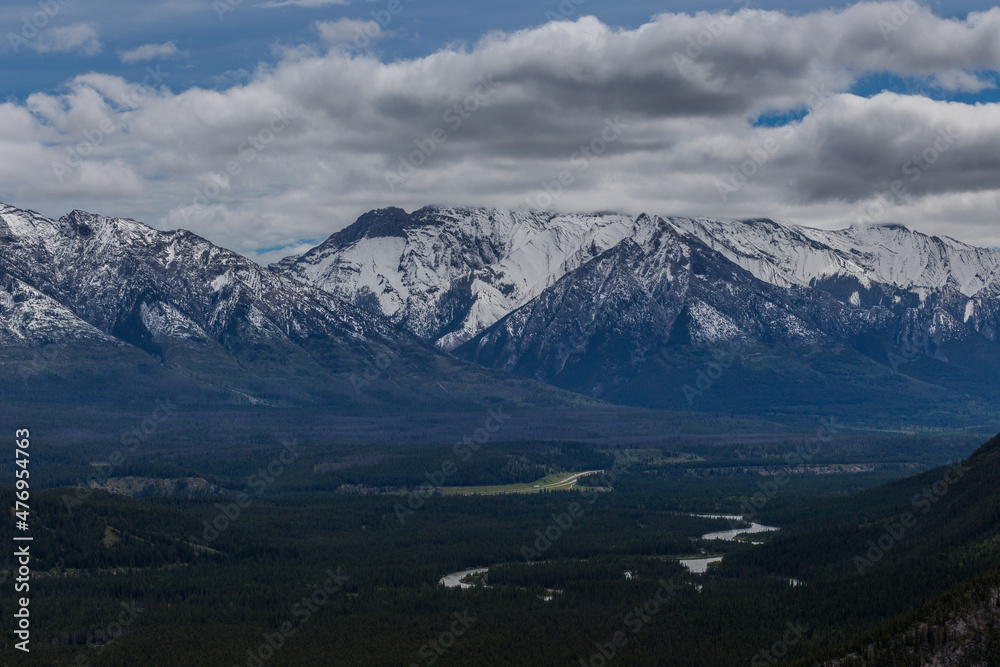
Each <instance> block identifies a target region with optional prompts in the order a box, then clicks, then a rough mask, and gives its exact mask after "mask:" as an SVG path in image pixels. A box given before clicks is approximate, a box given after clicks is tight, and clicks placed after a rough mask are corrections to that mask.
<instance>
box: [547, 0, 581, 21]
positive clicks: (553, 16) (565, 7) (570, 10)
mask: <svg viewBox="0 0 1000 667" xmlns="http://www.w3.org/2000/svg"><path fill="white" fill-rule="evenodd" d="M585 2H587V0H562V2H560V3H559V6H558V7H556V9H558V10H559V13H558V14H557V13H556V12H554V11H552V10H551V9H546V10H545V20H546V21H566V20H568V19H570V18H572V17H573V15H574V14H576V10H577V9H579V8H580V5H582V4H583V3H585Z"/></svg>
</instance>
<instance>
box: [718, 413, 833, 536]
mask: <svg viewBox="0 0 1000 667" xmlns="http://www.w3.org/2000/svg"><path fill="white" fill-rule="evenodd" d="M820 424H821V425H820V427H819V428H818V429H817V430H816V435H815V436H814V437H812V438H810V439H809V440H807V441H806V442H805V443H804V444H803V445H802V446H800V447H797V448H796V449H795V451H794V452H788V453H787V454H785V464H786V465H790V466H791V465H804V464H806V463H808V462H810V461H812V460H813V458H815V457H816V455H817V454H819V453H820V451H821V450H822V449H823V445H824V444H826V443H828V442H830V441H831V440H833V436H834V435H835V434H836V433H837V430H838V429H837V424H836V421H835V418H834V417H827V418H826V419H822V420H820ZM789 481H790V475H789V474H788V472H786V471H784V470H781V471H779V472H778V473H777V474H776V475H774V478H773V479H770V480H768V481H766V482H757V488H759V489H760V491H759V492H757V493H755V494H754V495H752V496H750V497H749V498H747V497H743V498H741V499H740V510H739V511H740V515H741V516H742V517H743V518H744V520H746V521H750V520H751V519H753V518H755V517H756V516H757V513H758V512H760V510H762V509H764V506H765V505H767V503H768V502H770V501H771V500H772V499H773V498H774V497H775V496H777V495H778V493H779V492H780V491H781V489H783V488H784V487H785V486H787V485H788V482H789ZM734 527H735V526H734Z"/></svg>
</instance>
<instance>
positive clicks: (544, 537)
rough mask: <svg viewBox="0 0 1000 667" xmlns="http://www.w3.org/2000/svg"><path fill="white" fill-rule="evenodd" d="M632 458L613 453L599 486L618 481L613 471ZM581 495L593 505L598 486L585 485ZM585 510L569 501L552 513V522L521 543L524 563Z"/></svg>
mask: <svg viewBox="0 0 1000 667" xmlns="http://www.w3.org/2000/svg"><path fill="white" fill-rule="evenodd" d="M632 462H633V459H632V457H631V456H623V455H622V454H621V452H616V453H615V463H614V465H613V466H612V469H611V470H604V471H602V472H601V473H600V474H599V475H597V479H598V480H599V481H600V484H601V487H604V486H612V485H614V483H615V482H617V481H618V475H617V473H615V470H614V469H615V468H616V467H617V468H618V469H619V470H621V469H624V468H627V467H628V466H629V465H630V464H631V463H632ZM581 495H583V497H584V498H587V499H588V500H587V504H588V505H593V504H594V503H596V502H597V499H598V498H599V497H600V491H598V487H589V486H588V487H587V488H585V489H584V490H583V491H581ZM585 512H586V510H585V508H584V507H583V505H581V504H580V503H578V502H576V501H571V502H568V503H566V511H565V512H560V513H553V514H552V522H551V523H550V524H549V525H547V526H545V528H540V529H538V530H536V531H535V540H534V542H532V543H530V544H522V545H521V557H522V558H524V562H525V563H531V562H532V561H535V560H537V559H539V558H541V557H542V556H543V555H544V554H545V553H546V552H548V550H549V549H551V548H552V546H553V545H554V544H555V543H556V542H558V541H559V540H560V539H562V537H563V536H564V535H565V534H566V533H568V532H569V531H570V529H571V528H573V526H575V525H576V524H577V522H578V520H579V519H580V518H581V517H582V516H583V515H584V514H585Z"/></svg>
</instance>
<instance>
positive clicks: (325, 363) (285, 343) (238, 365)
mask: <svg viewBox="0 0 1000 667" xmlns="http://www.w3.org/2000/svg"><path fill="white" fill-rule="evenodd" d="M52 344H54V345H56V346H58V347H66V348H67V349H66V351H65V353H64V354H61V355H58V358H59V359H60V360H61V361H60V363H65V364H67V366H66V367H67V368H68V367H69V366H73V365H74V364H75V368H74V369H73V372H76V370H80V369H83V370H84V371H85V372H84V373H83V374H82V375H81V374H77V375H76V376H75V377H77V379H78V381H79V382H81V383H97V382H100V380H99V379H98V378H102V377H104V378H106V377H107V376H108V375H109V374H111V375H114V374H116V373H117V374H122V375H123V377H122V384H123V385H124V386H125V387H128V386H133V387H134V386H135V383H141V384H143V385H150V386H155V385H157V383H159V384H160V385H163V384H164V383H172V386H177V385H184V386H191V385H192V384H193V385H194V386H197V387H199V388H200V389H201V390H204V391H208V392H214V394H213V395H214V396H216V397H217V398H218V397H219V396H221V397H222V399H221V400H226V397H229V398H233V397H235V399H234V400H237V402H242V401H244V400H246V401H249V402H251V403H257V402H261V401H264V402H277V403H283V402H291V403H324V402H326V403H329V402H330V401H343V400H344V398H345V397H350V398H351V399H352V400H355V399H358V398H361V397H362V394H361V392H360V391H359V389H360V388H361V387H366V386H369V385H374V386H372V387H370V390H369V391H368V392H367V394H366V395H365V396H364V397H363V398H364V399H365V400H371V401H376V400H383V399H385V398H386V397H388V396H389V395H390V394H392V392H398V393H400V394H401V395H402V396H413V395H414V393H415V390H414V385H415V386H417V387H422V386H423V385H424V384H426V383H432V384H433V383H434V382H435V381H437V380H450V381H453V382H456V383H463V382H472V383H478V382H480V378H482V377H487V376H488V375H489V374H490V373H492V372H489V371H485V370H482V369H478V368H476V367H474V366H472V365H471V364H468V363H466V362H461V361H459V360H456V359H454V358H451V357H447V356H445V355H443V354H441V353H439V352H437V351H435V350H434V349H433V348H432V347H431V346H429V345H427V344H426V343H424V342H422V341H420V340H419V339H417V338H415V337H414V336H412V335H411V334H409V333H407V332H406V331H404V330H402V329H400V328H399V327H397V326H395V325H394V324H392V323H391V322H389V321H388V320H387V319H386V318H384V317H382V316H380V315H376V314H373V313H371V312H368V311H366V310H364V309H361V308H358V307H356V306H354V305H352V304H351V303H349V302H347V301H344V300H343V299H341V298H340V297H338V296H336V295H334V294H330V293H329V292H326V291H323V290H320V289H317V288H315V287H311V286H309V285H305V284H303V283H301V282H299V281H296V280H293V279H291V278H289V277H287V276H285V275H282V274H281V273H278V272H275V271H272V270H270V269H267V268H264V267H261V266H259V265H257V264H256V263H254V262H252V261H251V260H249V259H247V258H245V257H243V256H241V255H239V254H237V253H234V252H231V251H229V250H225V249H223V248H219V247H217V246H215V245H213V244H212V243H210V242H209V241H207V240H205V239H204V238H201V237H199V236H197V235H195V234H192V233H191V232H188V231H185V230H177V231H158V230H156V229H153V228H151V227H149V226H147V225H144V224H142V223H139V222H136V221H134V220H125V219H120V218H109V217H104V216H100V215H94V214H90V213H84V212H82V211H73V212H72V213H70V214H68V215H66V216H63V217H62V218H60V219H58V220H52V219H48V218H46V217H44V216H41V215H38V214H37V213H33V212H30V211H22V210H19V209H16V208H13V207H10V206H6V205H0V362H2V363H0V369H2V370H4V371H7V370H16V366H17V364H22V365H23V363H24V362H25V360H26V359H27V360H28V361H29V368H27V371H28V372H29V373H32V374H33V375H34V376H36V378H42V377H43V374H42V373H41V372H40V371H41V370H42V369H46V370H51V371H55V370H56V368H55V365H54V364H52V363H49V362H48V361H46V362H44V363H43V362H42V361H39V357H40V355H39V353H38V351H39V349H41V348H42V347H45V346H49V345H52ZM70 348H72V349H70ZM98 349H100V353H99V354H98V353H97V352H95V351H97V350H98ZM95 355H96V356H95ZM50 356H51V357H52V358H56V356H57V355H55V353H54V352H53V353H52V354H50ZM97 356H99V357H100V358H101V360H102V361H101V363H100V364H95V363H92V362H93V361H94V360H95V359H96V358H97ZM74 360H75V361H74ZM108 360H110V361H108ZM108 364H110V365H108ZM112 366H113V367H114V370H112ZM140 367H141V368H140ZM137 369H139V375H140V376H141V377H136V375H135V374H136V372H137ZM21 370H22V371H24V370H25V369H24V368H22V369H21ZM87 373H89V375H87ZM484 374H485V375H484ZM494 375H495V374H494ZM84 376H86V377H87V378H89V379H81V378H83V377H84ZM125 376H127V377H128V379H127V380H125ZM516 382H518V383H520V382H522V381H521V380H516ZM64 384H65V383H64ZM77 389H79V387H77ZM123 389H124V388H119V389H117V390H116V391H122V390H123ZM529 391H531V390H529ZM416 393H419V392H416ZM442 393H443V392H442ZM115 400H118V399H117V398H116V399H115ZM212 400H215V399H212Z"/></svg>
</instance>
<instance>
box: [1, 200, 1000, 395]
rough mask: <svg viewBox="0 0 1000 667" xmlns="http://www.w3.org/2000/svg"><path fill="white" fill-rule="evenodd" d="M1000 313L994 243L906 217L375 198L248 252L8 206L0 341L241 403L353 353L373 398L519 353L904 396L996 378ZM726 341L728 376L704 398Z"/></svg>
mask: <svg viewBox="0 0 1000 667" xmlns="http://www.w3.org/2000/svg"><path fill="white" fill-rule="evenodd" d="M998 332H1000V252H998V251H994V250H989V249H983V248H976V247H972V246H969V245H966V244H963V243H961V242H959V241H955V240H953V239H948V238H939V237H932V236H926V235H924V234H920V233H919V232H914V231H910V230H908V229H906V228H905V227H902V226H899V225H882V226H873V227H859V226H855V227H850V228H848V229H844V230H839V231H822V230H815V229H809V228H806V227H799V226H793V225H785V224H779V223H776V222H773V221H770V220H743V221H737V220H729V221H713V220H705V219H696V220H692V219H687V218H661V217H655V216H647V215H642V216H639V217H638V218H631V217H629V216H625V215H620V214H610V213H609V214H594V215H561V214H552V213H541V212H523V211H503V210H498V209H486V208H482V209H458V208H442V207H428V208H424V209H420V210H418V211H415V212H414V213H412V214H408V213H406V212H405V211H402V210H400V209H391V208H390V209H380V210H376V211H372V212H370V213H367V214H365V215H363V216H361V218H359V219H358V221H357V222H355V223H354V224H353V225H351V226H349V227H347V228H345V229H344V230H342V231H339V232H337V233H335V234H333V235H332V236H331V237H330V238H329V239H328V240H327V241H326V242H324V243H323V244H322V245H320V246H318V247H316V248H314V249H313V250H311V251H309V252H307V253H305V254H304V255H301V256H298V257H290V258H287V259H285V260H283V261H282V262H280V263H278V264H276V265H272V266H271V267H270V268H263V267H260V266H258V265H256V264H254V263H253V262H251V261H250V260H248V259H246V258H244V257H242V256H240V255H238V254H236V253H233V252H230V251H228V250H224V249H222V248H219V247H217V246H214V245H212V244H211V243H210V242H209V241H207V240H206V239H203V238H201V237H199V236H197V235H195V234H192V233H190V232H187V231H184V230H178V231H170V232H164V231H158V230H155V229H152V228H151V227H148V226H146V225H144V224H142V223H139V222H136V221H133V220H124V219H119V218H108V217H103V216H99V215H93V214H89V213H84V212H81V211H74V212H73V213H70V214H68V215H66V216H64V217H62V218H60V219H58V220H52V219H48V218H45V217H44V216H40V215H38V214H35V213H32V212H29V211H22V210H19V209H16V208H12V207H9V206H4V205H0V355H2V356H3V358H4V360H6V361H8V362H15V363H19V362H20V363H23V362H24V360H25V359H26V358H27V359H32V360H33V363H35V366H34V367H33V368H34V370H38V368H37V367H38V363H37V358H38V354H37V350H38V349H39V348H40V347H41V346H46V345H49V344H52V343H57V344H60V345H64V346H73V350H74V352H73V353H72V354H68V355H64V356H63V357H61V358H62V359H64V360H69V361H67V363H71V362H72V360H73V359H75V358H79V357H81V356H82V357H86V356H87V355H88V354H90V353H91V352H93V354H94V355H96V356H95V358H96V357H100V358H101V359H103V360H111V361H105V362H102V363H114V359H116V358H120V359H121V360H122V361H121V368H126V367H127V368H133V369H134V368H138V367H141V368H142V369H143V370H142V371H141V372H142V373H146V374H157V373H160V374H163V373H166V374H167V375H170V378H172V379H171V381H174V380H177V379H178V378H179V377H183V378H185V379H184V381H185V382H188V381H195V380H196V381H197V383H199V386H202V387H210V388H211V391H215V392H217V393H219V394H224V395H228V396H242V397H245V398H246V399H247V400H249V401H251V402H255V401H261V400H263V401H272V402H273V401H278V402H280V401H289V402H292V403H294V402H296V401H310V400H315V401H319V402H324V401H325V402H327V403H329V401H334V400H342V398H343V397H344V396H345V395H346V394H351V395H354V394H355V393H356V392H354V391H352V386H353V389H355V390H356V389H357V386H358V382H357V378H358V377H359V374H360V376H362V377H364V378H365V380H364V382H365V383H367V382H378V383H381V385H380V389H379V391H378V392H376V393H380V395H383V397H384V396H389V395H390V394H392V395H398V397H401V398H402V397H406V396H415V395H416V394H415V393H414V391H415V388H426V387H431V386H433V387H436V389H434V391H439V392H440V393H441V394H442V395H444V394H445V393H446V392H447V389H445V388H444V387H443V386H442V385H440V384H438V381H439V380H441V379H449V380H453V381H455V382H468V383H469V385H468V386H470V387H475V389H473V390H472V391H470V392H468V395H475V394H476V392H477V391H480V390H483V388H484V387H485V386H486V385H488V384H490V383H493V382H501V383H506V384H507V390H509V389H510V387H511V386H512V383H513V385H517V383H522V384H520V385H518V386H519V387H521V390H524V391H536V390H537V385H534V384H523V382H524V381H523V380H513V379H512V378H511V377H510V376H506V375H503V374H502V372H503V371H512V372H514V373H516V374H519V375H522V376H526V377H528V378H531V379H534V380H540V381H542V382H546V383H550V384H554V385H557V386H559V387H562V388H565V389H570V390H573V391H576V392H580V393H583V394H587V395H590V396H595V397H600V398H603V399H606V400H610V401H613V402H622V403H632V404H642V405H654V406H662V407H678V408H682V409H690V408H692V407H695V408H705V409H708V408H712V409H716V408H719V409H731V408H732V406H733V405H734V403H733V401H736V403H735V404H736V405H744V407H745V406H746V401H751V402H754V401H755V403H754V405H756V406H757V407H764V406H767V407H769V408H773V407H774V406H775V405H785V406H788V405H792V404H794V405H799V404H800V403H801V402H803V401H805V402H811V403H810V405H813V408H814V409H815V404H817V403H821V404H823V405H829V404H832V403H843V402H844V401H847V402H853V403H858V402H862V403H866V404H868V405H875V404H878V401H886V402H887V404H888V403H891V402H893V401H895V402H896V403H894V404H898V405H897V407H896V408H895V409H896V410H897V411H900V412H906V411H911V412H912V411H913V410H914V409H916V408H915V407H914V406H918V405H924V406H926V405H927V404H928V403H927V402H928V401H931V402H933V401H938V400H945V399H948V400H958V401H962V400H966V401H979V402H984V401H985V402H991V401H996V400H998V399H1000V346H998V345H997V340H998V338H997V336H998ZM434 346H437V347H438V348H442V349H444V350H447V351H450V353H451V354H442V353H440V352H437V351H435V350H434V349H433V347H434ZM95 350H99V352H94V351H95ZM81 351H82V352H81ZM734 351H735V352H734ZM719 355H722V356H724V357H726V358H727V359H729V362H727V366H726V372H725V373H724V375H725V382H729V383H730V385H731V386H730V389H729V390H721V389H719V390H717V391H713V392H711V393H712V396H713V398H712V399H711V400H710V399H708V398H705V399H703V400H704V402H703V403H700V404H697V405H696V404H695V402H694V401H692V400H691V397H692V391H696V392H697V395H698V396H699V397H700V396H701V395H703V394H705V393H706V392H705V389H706V388H707V387H705V385H706V381H705V379H704V378H702V375H704V374H705V373H706V371H705V368H708V367H707V366H705V364H711V363H716V364H717V362H715V361H713V360H715V359H717V358H718V357H719ZM727 355H728V356H727ZM456 357H459V358H461V359H465V360H468V361H472V362H475V363H476V364H479V365H480V366H485V367H489V368H493V369H498V370H499V371H501V374H497V373H496V372H495V371H491V370H490V371H488V370H485V369H481V368H480V369H478V370H476V369H475V367H474V366H471V365H470V364H468V363H466V362H464V361H460V360H459V359H456ZM717 365H718V364H717ZM713 368H714V367H713ZM717 370H718V369H717V368H715V370H714V371H713V373H716V371H717ZM94 372H95V373H97V372H98V371H96V370H95V371H94ZM699 372H701V375H699ZM192 378H194V380H192ZM692 378H697V380H698V381H697V382H696V380H695V379H692ZM709 379H710V380H711V382H708V383H707V384H709V385H711V386H715V385H716V384H718V385H719V386H721V385H722V384H724V381H723V379H721V378H720V377H718V374H717V373H716V377H712V378H709ZM178 381H179V380H178ZM692 383H695V384H694V385H692ZM692 386H693V387H694V390H692V389H691V387H692ZM393 392H396V394H393ZM416 393H417V394H421V399H423V398H425V397H424V396H423V394H425V393H426V392H423V391H422V389H421V391H418V392H416ZM428 395H429V394H428ZM337 397H340V398H337ZM549 398H550V397H546V399H545V400H549ZM380 400H381V399H380ZM428 400H429V399H428ZM558 400H562V399H558ZM699 400H702V399H699ZM712 401H714V403H712ZM727 401H729V402H728V403H727ZM741 401H742V403H741ZM900 402H902V403H901V404H899V403H900ZM750 407H751V408H753V406H750ZM796 409H798V408H796ZM803 409H805V408H803Z"/></svg>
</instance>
